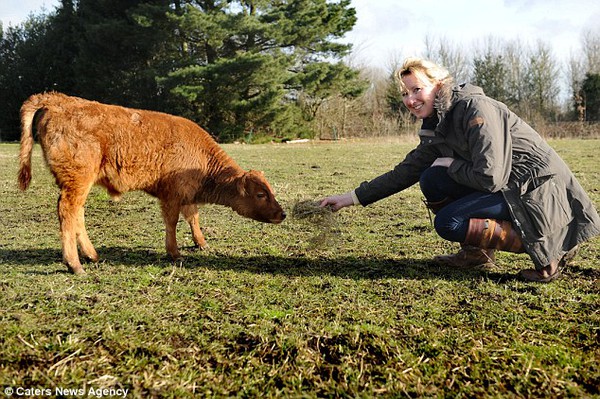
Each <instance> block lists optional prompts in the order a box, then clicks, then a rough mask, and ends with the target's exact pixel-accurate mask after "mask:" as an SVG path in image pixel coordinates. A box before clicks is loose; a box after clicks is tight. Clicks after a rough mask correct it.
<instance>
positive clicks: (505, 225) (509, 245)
mask: <svg viewBox="0 0 600 399" xmlns="http://www.w3.org/2000/svg"><path fill="white" fill-rule="evenodd" d="M465 244H467V245H474V246H476V247H479V248H486V249H499V250H501V251H507V252H514V253H522V252H525V248H523V242H522V241H521V238H520V237H519V235H518V233H517V232H516V230H515V229H513V226H512V223H510V222H509V221H508V220H496V219H475V218H473V219H470V220H469V229H468V230H467V237H466V238H465Z"/></svg>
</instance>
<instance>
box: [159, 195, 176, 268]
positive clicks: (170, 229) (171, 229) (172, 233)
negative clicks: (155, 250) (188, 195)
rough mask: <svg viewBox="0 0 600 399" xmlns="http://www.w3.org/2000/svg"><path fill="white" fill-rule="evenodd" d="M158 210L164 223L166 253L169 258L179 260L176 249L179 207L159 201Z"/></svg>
mask: <svg viewBox="0 0 600 399" xmlns="http://www.w3.org/2000/svg"><path fill="white" fill-rule="evenodd" d="M160 209H161V211H162V217H163V220H164V222H165V234H166V237H165V246H166V248H167V253H168V254H169V255H170V256H171V258H173V259H179V258H181V255H180V254H179V249H177V222H178V221H179V209H180V208H179V205H175V204H170V203H168V202H165V201H161V202H160Z"/></svg>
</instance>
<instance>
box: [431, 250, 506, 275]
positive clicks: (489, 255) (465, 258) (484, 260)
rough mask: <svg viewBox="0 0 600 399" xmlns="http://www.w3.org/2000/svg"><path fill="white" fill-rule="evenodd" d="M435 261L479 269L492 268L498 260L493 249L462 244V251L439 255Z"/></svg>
mask: <svg viewBox="0 0 600 399" xmlns="http://www.w3.org/2000/svg"><path fill="white" fill-rule="evenodd" d="M433 261H434V262H436V263H439V264H442V265H445V266H451V267H456V268H470V269H479V270H489V269H492V268H493V267H494V266H495V264H494V262H495V261H496V255H495V254H494V250H493V249H481V248H477V247H473V246H470V245H461V248H460V251H458V252H457V253H455V254H453V255H438V256H436V257H434V258H433Z"/></svg>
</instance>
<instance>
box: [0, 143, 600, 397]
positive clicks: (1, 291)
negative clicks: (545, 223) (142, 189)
mask: <svg viewBox="0 0 600 399" xmlns="http://www.w3.org/2000/svg"><path fill="white" fill-rule="evenodd" d="M551 144H552V145H553V146H554V147H555V148H556V149H557V151H558V152H559V153H560V154H561V155H562V156H563V157H564V158H565V160H566V161H567V163H569V164H570V165H571V167H572V169H573V171H574V172H575V173H576V175H577V177H578V178H579V180H580V182H581V183H582V185H583V186H584V187H585V188H586V190H588V192H589V194H590V196H591V197H592V199H593V201H594V203H595V204H596V205H597V206H598V205H600V191H599V190H598V187H600V174H599V173H598V170H600V160H599V158H598V148H600V141H597V140H586V141H577V140H561V141H552V142H551ZM414 145H415V143H406V142H399V141H394V140H381V141H376V142H337V143H319V144H301V145H257V146H246V145H225V146H224V148H225V149H226V151H227V152H228V153H229V154H230V155H231V156H232V157H234V158H235V159H236V160H237V161H238V162H239V163H240V165H241V166H242V167H244V168H247V169H250V168H252V169H260V170H264V171H265V173H266V175H267V177H268V179H269V180H270V182H271V184H272V186H273V187H274V189H275V191H276V192H277V195H278V198H279V199H280V202H281V203H282V205H283V206H284V207H285V208H286V209H288V210H290V211H291V209H292V207H293V205H294V203H296V202H297V201H299V200H305V199H319V198H322V197H324V196H326V195H328V194H336V193H341V192H345V191H347V190H350V189H352V188H354V187H355V186H356V185H357V184H358V183H360V182H361V181H363V180H366V179H369V178H372V177H375V176H377V175H378V174H379V173H381V172H384V171H386V170H388V169H389V168H391V167H392V166H393V165H395V164H396V163H397V162H399V161H400V160H401V159H402V158H403V157H404V154H405V153H406V152H407V151H409V150H410V149H411V148H412V147H413V146H414ZM17 153H18V146H17V145H16V144H3V145H0V210H1V219H2V222H1V230H0V268H1V271H2V274H1V275H0V389H4V388H5V387H12V388H13V389H16V388H18V387H20V388H23V389H35V388H40V389H49V390H51V393H52V395H53V396H54V395H56V392H57V391H56V389H57V388H60V389H83V390H85V392H86V393H88V390H89V389H90V388H94V389H99V388H107V389H108V388H113V389H117V388H121V389H127V390H128V395H127V396H128V397H144V398H146V397H161V398H162V397H167V398H169V397H170V398H182V397H258V396H262V397H303V398H312V397H348V398H350V397H352V398H354V397H364V398H366V397H375V396H380V397H447V398H461V397H492V398H500V397H503V398H504V397H573V398H580V397H587V398H593V397H595V398H599V397H600V388H599V387H600V364H599V359H600V279H599V277H600V269H599V268H598V263H599V262H598V261H599V258H600V241H599V240H598V239H594V240H592V241H591V242H588V243H586V244H585V245H583V248H582V251H581V253H580V255H579V256H578V257H577V258H576V260H575V263H574V265H573V266H572V267H570V268H568V269H567V270H566V271H565V273H564V275H563V278H561V279H560V280H558V281H556V282H554V283H552V284H549V285H539V284H533V283H524V282H521V281H519V280H518V279H516V278H515V275H516V273H517V272H518V271H519V270H521V269H523V268H528V267H531V263H530V261H529V259H528V257H527V256H526V255H523V254H521V255H515V254H506V253H500V254H499V255H498V268H497V269H496V270H494V271H490V272H478V271H459V270H451V269H447V268H442V267H439V266H436V265H434V264H433V263H431V262H430V259H431V258H432V257H433V256H434V255H436V254H440V253H444V252H447V251H454V250H456V249H457V245H456V244H452V243H448V242H444V241H443V240H441V239H440V238H438V237H437V236H436V234H435V232H434V231H433V230H432V228H431V227H430V223H429V218H428V216H427V211H426V209H425V208H424V206H423V205H422V204H421V195H420V193H419V191H418V189H417V188H416V187H413V188H411V189H409V190H406V191H404V192H402V193H400V194H398V195H396V196H393V197H390V198H388V199H386V200H383V201H380V202H378V203H376V204H373V205H371V206H369V207H366V208H363V207H351V208H347V209H344V210H342V211H340V212H339V213H337V214H336V231H335V233H336V234H335V237H333V239H332V240H330V241H328V242H327V245H322V246H314V245H312V243H313V239H314V237H315V235H317V234H319V230H318V228H316V227H313V226H312V225H310V224H308V223H305V222H303V221H299V220H294V219H288V220H286V221H285V222H284V223H283V224H281V225H278V226H275V225H266V224H259V223H257V222H254V221H251V220H247V219H243V218H241V217H240V216H238V215H237V214H235V213H234V212H233V211H231V210H230V209H227V208H223V207H218V206H212V205H210V206H205V207H202V208H201V210H200V213H201V214H200V216H201V225H202V226H203V228H204V230H205V233H206V236H207V240H208V242H209V245H210V248H209V249H208V250H207V251H202V252H195V251H192V250H190V249H184V250H183V251H182V253H183V255H184V257H185V259H184V261H183V262H177V263H173V262H170V261H169V260H168V259H167V258H166V255H165V250H164V226H163V223H162V219H161V217H160V211H159V207H158V204H157V202H156V200H155V199H153V198H152V197H149V196H147V195H146V194H143V193H129V194H127V195H125V196H124V198H123V200H122V201H121V202H117V203H114V202H111V201H110V200H109V199H108V196H107V195H106V194H105V192H104V191H103V190H101V189H99V188H95V189H94V190H93V191H92V193H91V195H90V197H89V199H88V203H87V206H86V223H87V226H88V231H89V234H90V237H91V239H92V242H93V243H94V244H95V245H96V248H97V250H98V252H99V255H100V257H101V261H100V262H99V263H98V264H90V263H86V264H84V268H85V269H86V271H87V275H86V276H84V277H76V276H74V275H71V274H69V273H67V269H66V267H65V266H63V265H62V264H61V252H60V241H59V234H58V221H57V218H56V200H57V194H58V190H57V188H56V186H55V185H54V182H53V179H52V177H51V175H50V173H49V171H48V170H47V169H46V167H45V165H44V164H43V160H42V157H41V154H40V151H39V148H38V147H37V146H36V149H35V152H34V158H33V159H34V168H33V181H32V185H31V186H30V188H29V190H28V191H27V192H25V193H21V192H19V191H18V189H17V185H16V175H17V168H18V159H17ZM178 240H179V245H180V246H183V247H187V246H190V245H191V244H192V240H191V236H190V234H189V232H188V230H187V225H186V224H185V223H184V222H181V223H180V228H179V232H178ZM20 392H23V391H20ZM29 396H31V395H29ZM57 396H59V395H57ZM65 396H66V395H65ZM14 397H16V395H15V396H14ZM71 397H72V396H71Z"/></svg>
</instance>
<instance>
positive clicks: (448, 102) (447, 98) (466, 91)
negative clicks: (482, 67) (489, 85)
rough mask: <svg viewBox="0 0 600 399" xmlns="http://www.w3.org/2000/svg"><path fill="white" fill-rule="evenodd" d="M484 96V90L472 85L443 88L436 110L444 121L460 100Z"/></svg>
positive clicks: (438, 94)
mask: <svg viewBox="0 0 600 399" xmlns="http://www.w3.org/2000/svg"><path fill="white" fill-rule="evenodd" d="M478 95H479V96H484V95H485V93H484V92H483V89H482V88H481V87H479V86H475V85H472V84H470V83H464V84H461V85H458V86H442V87H441V88H440V90H439V91H438V93H437V95H436V98H435V102H434V108H435V109H436V111H437V113H438V117H439V118H440V119H442V118H443V117H444V116H445V115H446V114H447V113H448V112H449V111H450V110H451V109H452V108H453V107H454V106H455V105H456V103H458V102H459V101H460V100H462V99H464V98H465V97H470V96H478Z"/></svg>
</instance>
